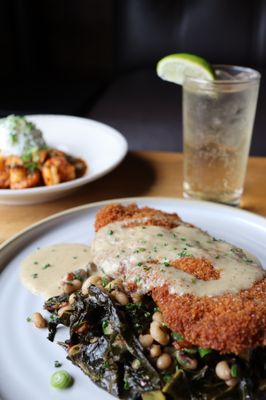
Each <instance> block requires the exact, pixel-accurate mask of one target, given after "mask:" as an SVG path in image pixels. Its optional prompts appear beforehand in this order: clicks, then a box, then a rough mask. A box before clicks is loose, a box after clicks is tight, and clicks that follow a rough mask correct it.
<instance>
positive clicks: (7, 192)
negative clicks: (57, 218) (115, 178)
mask: <svg viewBox="0 0 266 400" xmlns="http://www.w3.org/2000/svg"><path fill="white" fill-rule="evenodd" d="M25 117H26V118H27V117H28V118H34V117H37V118H38V117H42V118H43V117H44V118H46V117H48V118H50V117H52V118H58V119H60V118H70V119H76V120H79V121H86V122H93V123H95V124H97V125H99V126H102V127H103V128H107V129H109V130H110V133H111V134H112V135H113V136H114V137H116V138H117V139H118V140H119V141H120V144H121V154H120V157H119V158H118V159H117V161H116V162H115V163H114V164H112V165H111V166H110V167H109V168H107V169H105V170H104V171H102V172H98V173H96V174H95V175H94V176H93V177H91V176H90V175H89V174H88V175H85V176H82V177H80V178H77V179H73V180H72V181H68V182H62V183H60V184H57V185H53V186H37V187H33V188H27V189H19V190H16V189H0V199H1V198H2V199H5V198H6V197H10V196H12V197H17V198H19V197H21V196H26V197H28V196H34V195H36V194H37V195H38V194H43V193H53V192H62V191H64V190H70V189H74V188H77V187H79V186H83V185H86V184H87V183H90V182H93V181H95V180H96V179H98V178H101V177H102V176H104V175H106V174H108V173H109V172H111V171H112V170H113V169H115V168H116V167H117V166H118V165H119V164H120V163H121V162H122V161H123V159H124V158H125V156H126V154H127V152H128V148H129V146H128V141H127V140H126V138H125V136H124V135H123V134H122V133H121V132H120V131H118V130H117V129H116V128H114V127H113V126H111V125H108V124H105V123H103V122H100V121H97V120H95V119H92V118H84V117H79V116H75V115H64V114H26V115H25ZM91 178H92V179H91ZM20 195H21V196H20Z"/></svg>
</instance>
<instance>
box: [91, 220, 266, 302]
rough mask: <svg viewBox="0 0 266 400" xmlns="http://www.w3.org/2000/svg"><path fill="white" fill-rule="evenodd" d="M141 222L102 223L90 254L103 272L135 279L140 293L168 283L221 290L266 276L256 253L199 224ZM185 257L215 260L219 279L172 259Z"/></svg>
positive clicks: (202, 291)
mask: <svg viewBox="0 0 266 400" xmlns="http://www.w3.org/2000/svg"><path fill="white" fill-rule="evenodd" d="M130 221H131V222H134V221H133V220H130ZM136 222H138V223H140V222H142V223H143V225H142V226H135V227H125V226H124V225H125V221H122V222H121V221H118V222H114V223H110V224H108V225H107V226H105V227H103V228H101V229H100V230H99V231H98V232H97V233H96V236H95V239H94V241H93V243H92V246H91V255H92V259H93V262H94V263H95V264H96V265H97V266H98V269H101V270H102V272H103V273H105V274H107V275H109V276H111V277H113V278H118V277H122V278H123V279H124V280H126V282H127V283H134V284H136V285H137V287H138V289H137V290H138V291H139V292H140V293H147V292H149V291H150V290H151V289H152V288H154V287H158V286H163V285H167V286H168V288H169V291H170V293H175V294H178V295H183V294H186V293H190V294H193V295H196V296H219V295H223V294H225V293H238V292H239V291H240V290H241V289H248V288H250V287H251V286H252V285H253V284H254V283H255V282H256V281H259V280H261V279H262V278H263V277H265V274H266V271H264V270H263V268H262V266H261V264H260V262H259V261H258V260H257V259H256V258H255V257H254V256H252V255H251V254H249V253H247V252H245V251H244V250H242V249H239V248H237V247H235V246H233V245H232V244H229V243H227V242H224V241H222V240H216V239H215V238H213V237H212V236H210V235H209V234H207V233H206V232H204V231H202V230H200V229H198V228H195V227H191V226H190V225H188V224H185V223H180V224H179V225H178V226H176V227H175V228H173V229H166V228H163V227H158V226H151V225H144V223H145V218H144V219H142V220H139V219H138V220H136ZM182 257H195V258H201V259H202V258H203V259H205V260H208V261H210V262H211V263H212V265H213V267H214V268H215V269H216V270H218V271H219V273H220V277H219V279H216V280H209V281H204V280H201V279H197V278H195V276H193V275H191V274H189V273H187V272H184V271H182V270H179V269H177V268H174V267H171V266H170V265H169V263H170V262H171V261H173V260H176V259H178V258H182ZM152 260H157V261H158V263H157V264H154V263H152V262H150V261H152Z"/></svg>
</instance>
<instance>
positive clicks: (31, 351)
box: [0, 198, 266, 400]
mask: <svg viewBox="0 0 266 400" xmlns="http://www.w3.org/2000/svg"><path fill="white" fill-rule="evenodd" d="M115 201H116V202H118V201H121V202H123V203H128V202H132V201H136V202H137V203H138V204H139V205H141V206H144V205H149V206H151V207H156V208H160V209H162V210H165V211H168V212H174V211H175V212H177V213H178V214H179V215H180V216H181V217H182V218H183V219H184V220H185V221H188V222H191V223H193V224H196V225H198V226H199V227H201V228H203V229H206V230H208V231H209V232H210V233H211V234H212V235H214V236H215V237H217V238H220V239H225V240H228V241H231V242H232V243H233V244H235V245H237V246H240V247H243V248H245V249H246V250H248V251H250V252H252V253H254V255H256V256H257V257H258V258H259V260H260V261H261V262H262V265H264V267H266V251H265V243H266V219H264V218H262V217H258V216H256V215H254V214H251V213H248V212H245V211H242V210H239V209H236V208H230V207H227V206H222V205H218V204H214V203H208V202H200V201H192V200H178V199H170V198H137V199H121V200H115ZM107 203H110V201H109V202H101V203H94V204H91V205H86V206H82V207H78V208H74V209H71V210H68V211H66V212H63V213H59V214H57V215H55V216H52V217H50V218H48V219H46V220H44V221H43V222H41V223H38V224H35V225H33V226H32V227H30V228H28V229H26V230H25V231H23V232H22V233H19V234H18V235H16V237H14V238H12V239H11V240H10V241H9V242H6V243H4V244H3V245H2V246H1V247H0V269H3V272H2V273H1V275H0V288H1V290H0V371H1V377H0V396H2V399H4V400H18V399H19V400H35V399H38V400H48V399H49V400H57V399H62V400H63V399H64V400H73V399H79V400H83V399H97V400H108V399H109V400H110V399H112V398H113V397H111V396H110V395H108V394H107V393H105V392H103V391H102V390H100V389H99V388H98V387H97V386H96V385H94V384H92V383H91V382H90V380H89V378H87V377H86V376H85V375H84V374H83V373H82V372H81V371H80V370H79V369H78V368H77V367H74V366H73V365H72V364H71V362H70V361H68V360H66V359H65V356H66V355H65V352H64V350H63V349H62V348H60V347H59V346H58V345H56V343H50V342H49V341H48V340H47V339H46V336H47V331H46V330H41V329H40V330H38V329H36V328H34V327H33V326H32V324H30V323H28V322H26V318H27V317H28V316H30V315H31V314H32V313H33V312H34V311H39V310H41V309H42V303H43V302H42V299H40V298H38V297H36V296H34V295H32V294H31V293H29V292H28V291H27V290H26V289H25V288H24V287H23V286H22V285H21V284H20V281H19V265H20V263H21V261H22V260H23V258H24V257H25V256H26V255H28V254H29V253H30V252H32V251H33V250H35V249H36V248H37V247H42V246H47V245H50V244H54V243H60V242H79V243H85V244H87V243H90V241H91V240H92V238H93V223H94V218H95V213H96V211H97V210H98V209H99V208H100V207H101V206H102V205H104V204H107ZM60 331H61V332H60V335H58V336H57V340H58V339H59V338H60V337H64V336H62V335H63V331H64V329H63V330H62V329H61V330H60ZM55 360H59V361H61V362H63V366H62V368H65V369H66V370H67V371H69V372H70V373H71V374H72V375H73V377H74V378H75V384H74V386H73V387H72V388H71V389H69V390H65V391H61V392H60V391H57V390H55V389H53V388H51V387H50V384H49V380H50V376H51V374H52V373H53V372H54V371H55V370H56V369H55V368H54V361H55Z"/></svg>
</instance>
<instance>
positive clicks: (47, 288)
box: [20, 243, 90, 298]
mask: <svg viewBox="0 0 266 400" xmlns="http://www.w3.org/2000/svg"><path fill="white" fill-rule="evenodd" d="M89 265H90V248H89V247H88V246H86V245H84V244H79V243H63V244H56V245H52V246H48V247H43V248H40V249H37V250H35V251H34V252H33V253H31V254H29V255H28V257H26V259H25V260H23V262H22V264H21V270H20V277H21V280H22V283H23V284H24V285H25V286H26V287H27V288H28V289H29V290H30V291H31V292H33V293H35V294H40V295H43V296H44V297H45V298H48V297H51V296H56V295H58V294H60V293H62V288H61V286H60V281H61V280H62V278H63V277H64V275H65V274H66V273H67V272H72V271H75V270H77V269H80V268H83V269H87V268H88V267H89Z"/></svg>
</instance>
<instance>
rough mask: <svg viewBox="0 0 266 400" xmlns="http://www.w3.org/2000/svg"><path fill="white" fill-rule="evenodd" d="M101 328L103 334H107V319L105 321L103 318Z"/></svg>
mask: <svg viewBox="0 0 266 400" xmlns="http://www.w3.org/2000/svg"><path fill="white" fill-rule="evenodd" d="M102 329H103V333H104V334H105V335H108V334H109V333H108V332H109V322H108V321H106V320H104V321H103V322H102Z"/></svg>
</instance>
